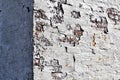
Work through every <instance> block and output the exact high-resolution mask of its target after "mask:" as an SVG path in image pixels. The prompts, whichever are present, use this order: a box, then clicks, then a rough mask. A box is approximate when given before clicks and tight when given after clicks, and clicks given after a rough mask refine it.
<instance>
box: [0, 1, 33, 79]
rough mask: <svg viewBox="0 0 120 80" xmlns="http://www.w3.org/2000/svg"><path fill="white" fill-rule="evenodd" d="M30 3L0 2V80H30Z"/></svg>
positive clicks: (31, 7)
mask: <svg viewBox="0 0 120 80" xmlns="http://www.w3.org/2000/svg"><path fill="white" fill-rule="evenodd" d="M32 14H33V0H0V80H33V74H32V73H33V67H32V64H33V63H32V61H33V59H32V58H33V57H32V55H33V54H32V52H33V47H32V46H33V41H32V30H33V29H32V28H33V16H32Z"/></svg>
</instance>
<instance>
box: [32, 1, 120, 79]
mask: <svg viewBox="0 0 120 80" xmlns="http://www.w3.org/2000/svg"><path fill="white" fill-rule="evenodd" d="M41 3H42V4H41ZM119 34H120V0H35V9H34V44H35V45H34V75H35V77H34V79H35V80H120V42H119V40H120V35H119Z"/></svg>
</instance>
